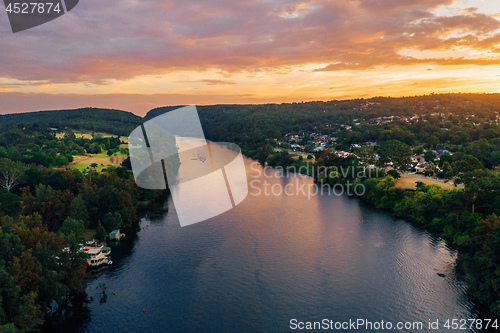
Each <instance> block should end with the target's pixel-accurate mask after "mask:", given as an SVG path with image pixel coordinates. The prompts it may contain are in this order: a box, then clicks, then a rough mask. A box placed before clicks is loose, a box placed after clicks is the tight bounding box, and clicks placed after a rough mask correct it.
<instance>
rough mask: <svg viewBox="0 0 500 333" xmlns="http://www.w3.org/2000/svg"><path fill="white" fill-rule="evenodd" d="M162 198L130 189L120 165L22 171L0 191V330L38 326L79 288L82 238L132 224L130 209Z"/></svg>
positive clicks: (134, 222) (82, 272)
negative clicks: (100, 168) (12, 183)
mask: <svg viewBox="0 0 500 333" xmlns="http://www.w3.org/2000/svg"><path fill="white" fill-rule="evenodd" d="M7 161H9V162H11V163H14V162H12V161H10V160H7ZM9 162H6V160H5V159H3V160H2V159H0V164H2V163H4V164H3V165H5V163H9ZM162 198H163V196H162V192H161V191H149V190H143V189H140V188H139V187H137V186H136V185H135V182H134V180H133V179H132V178H131V174H130V172H129V171H128V170H127V169H126V168H123V167H120V168H118V169H117V168H109V169H108V170H106V169H105V170H104V172H96V171H91V172H89V173H85V174H83V173H81V172H80V171H78V170H74V169H63V170H60V169H53V168H45V167H43V166H36V165H32V166H30V167H28V168H26V169H24V170H23V173H22V175H21V176H20V177H19V178H18V180H17V183H16V185H15V186H14V187H12V188H11V189H10V191H9V190H7V189H6V188H3V189H1V190H0V202H1V204H0V227H1V229H0V331H2V330H7V331H8V332H17V331H19V332H28V331H31V330H33V329H34V328H36V327H37V326H38V325H40V324H41V323H42V322H43V318H44V315H45V314H46V313H50V312H51V311H52V305H51V304H52V302H53V301H55V302H56V303H58V304H59V306H61V305H62V304H64V303H65V301H66V300H67V298H68V297H69V296H70V295H71V292H74V291H78V290H81V288H82V279H83V278H84V277H85V267H86V265H85V259H86V258H85V255H84V254H82V253H81V252H79V251H78V249H79V248H80V244H82V243H84V242H85V238H86V237H89V235H93V234H94V235H95V237H96V238H97V239H99V240H101V241H104V240H105V239H106V236H107V235H108V234H109V232H111V231H112V230H114V229H118V228H128V227H134V226H137V223H138V221H139V220H138V216H137V210H138V209H139V208H140V207H145V206H147V205H148V203H150V202H152V201H154V200H156V199H162ZM84 236H85V237H84Z"/></svg>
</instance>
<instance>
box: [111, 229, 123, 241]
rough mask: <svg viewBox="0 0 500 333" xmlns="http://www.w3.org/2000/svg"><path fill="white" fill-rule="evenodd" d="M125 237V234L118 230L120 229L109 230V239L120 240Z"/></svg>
mask: <svg viewBox="0 0 500 333" xmlns="http://www.w3.org/2000/svg"><path fill="white" fill-rule="evenodd" d="M123 237H125V234H123V233H121V232H120V229H116V230H113V231H111V232H110V234H109V239H110V240H120V239H122V238H123Z"/></svg>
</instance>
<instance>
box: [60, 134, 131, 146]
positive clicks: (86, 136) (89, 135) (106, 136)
mask: <svg viewBox="0 0 500 333" xmlns="http://www.w3.org/2000/svg"><path fill="white" fill-rule="evenodd" d="M73 133H75V136H76V137H77V138H84V139H92V133H89V132H79V131H73ZM64 134H65V133H57V134H56V138H58V139H61V138H62V137H64ZM95 134H100V135H101V136H102V137H103V138H109V137H112V136H116V135H112V134H108V133H100V132H97V133H95ZM120 141H122V142H125V144H126V143H127V142H128V137H127V136H120ZM126 147H127V146H126V145H125V146H124V148H126Z"/></svg>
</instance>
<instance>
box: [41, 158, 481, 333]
mask: <svg viewBox="0 0 500 333" xmlns="http://www.w3.org/2000/svg"><path fill="white" fill-rule="evenodd" d="M252 162H253V161H250V160H248V159H245V163H246V166H247V172H248V175H249V179H250V180H251V181H252V183H251V187H250V190H249V195H248V197H247V198H246V199H245V201H243V202H242V203H241V204H240V205H238V206H236V207H235V208H234V209H232V210H230V211H228V212H226V213H224V214H222V215H219V216H216V217H214V218H212V219H210V220H207V221H204V222H200V223H197V224H194V225H190V226H187V227H182V228H181V227H180V225H179V221H178V219H177V216H176V211H175V206H174V204H173V202H172V200H171V199H168V200H167V201H166V202H165V205H166V206H168V212H166V213H163V214H161V215H159V216H154V217H153V216H145V217H143V218H142V223H141V228H140V229H141V230H139V231H137V232H133V231H128V232H126V234H127V237H126V238H125V240H123V241H121V242H120V243H114V244H112V259H113V262H114V263H113V265H112V266H110V267H106V268H104V269H102V270H101V271H99V272H97V273H95V274H96V278H93V279H92V280H90V281H89V282H88V285H87V289H86V290H87V293H88V295H89V297H91V299H92V301H91V302H89V303H88V304H86V305H85V307H84V308H85V309H87V311H86V312H85V313H83V314H81V316H80V318H78V319H75V318H73V319H72V320H66V321H65V322H64V323H63V324H61V325H60V326H58V327H52V328H50V331H51V332H58V331H59V332H69V331H71V332H121V333H123V332H291V331H298V330H292V329H291V320H293V319H295V320H296V321H295V323H298V322H304V323H305V322H314V321H321V320H323V319H328V320H332V321H333V322H344V321H346V322H348V321H349V320H351V321H352V320H354V321H355V320H358V319H363V320H365V321H370V322H372V323H376V322H379V323H380V322H381V321H382V320H383V321H384V322H386V323H387V322H391V323H393V324H394V325H396V323H398V322H409V323H414V322H415V323H416V322H422V323H423V327H424V328H423V329H422V330H417V329H412V328H410V327H409V326H408V327H407V329H405V328H403V329H399V330H394V331H398V332H428V331H429V329H428V323H429V320H430V321H431V322H435V321H436V320H439V325H440V329H439V330H437V331H438V332H442V331H449V332H452V331H460V332H469V331H470V332H476V331H479V330H475V329H472V330H445V329H443V325H444V323H445V322H446V320H448V319H450V320H451V319H469V318H478V317H480V316H481V315H480V314H478V311H477V310H476V308H475V306H474V304H473V303H471V301H470V300H469V299H468V297H467V295H466V293H465V290H466V288H465V284H464V282H463V281H462V280H461V278H460V277H459V276H457V274H456V273H455V261H456V257H457V252H456V251H455V250H453V249H452V248H450V247H449V246H448V245H447V243H446V242H445V241H444V240H442V239H440V238H438V237H436V236H433V235H432V234H430V233H428V232H426V231H424V230H422V229H419V228H418V227H416V226H414V225H412V224H411V223H408V222H406V221H403V220H399V219H396V218H394V217H392V216H391V215H390V214H388V213H385V212H383V211H380V210H377V209H375V208H373V207H370V206H368V205H367V204H365V203H364V202H362V201H361V200H359V199H356V198H350V197H348V196H347V195H345V194H344V195H337V194H334V193H323V194H318V195H314V193H313V194H311V193H309V192H307V191H305V192H306V193H304V192H303V191H302V190H300V188H301V187H302V188H306V189H316V190H317V188H316V187H315V185H314V183H313V181H312V179H311V178H308V177H303V176H299V175H290V176H287V177H285V176H283V175H281V174H280V172H279V170H267V171H266V173H262V169H261V168H260V167H258V166H256V165H255V164H252V165H251V166H250V163H252ZM286 185H289V187H288V195H287V194H285V193H279V188H280V187H281V188H283V187H284V186H286ZM265 190H268V191H267V193H268V194H270V193H271V190H273V191H274V194H272V193H271V194H270V195H266V192H265ZM295 190H297V191H295ZM294 191H295V192H294ZM259 192H260V195H258V194H259ZM438 274H440V275H441V276H440V275H438ZM100 283H105V284H106V287H107V291H106V293H107V298H106V299H103V297H102V292H101V289H100V288H99V284H100ZM375 325H376V324H375ZM408 325H409V324H408ZM415 327H416V326H415ZM47 331H48V330H47ZM331 331H335V330H331ZM337 331H338V332H340V330H337ZM342 331H344V330H342ZM360 331H362V332H380V331H381V330H375V328H373V329H370V328H369V327H368V328H365V329H360Z"/></svg>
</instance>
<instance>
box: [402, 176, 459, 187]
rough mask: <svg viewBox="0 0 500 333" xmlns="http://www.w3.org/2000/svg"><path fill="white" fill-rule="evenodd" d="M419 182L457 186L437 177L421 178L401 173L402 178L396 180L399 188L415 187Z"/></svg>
mask: <svg viewBox="0 0 500 333" xmlns="http://www.w3.org/2000/svg"><path fill="white" fill-rule="evenodd" d="M417 182H422V183H424V184H427V185H439V186H442V187H444V188H450V189H451V188H455V186H454V185H453V184H450V183H443V182H440V181H438V180H435V179H431V178H420V177H412V176H409V175H404V174H403V175H401V178H399V179H398V180H396V186H397V187H399V188H409V189H415V186H416V184H417Z"/></svg>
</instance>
